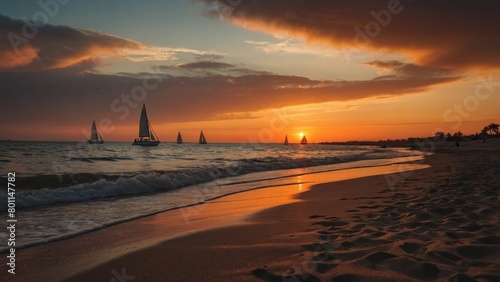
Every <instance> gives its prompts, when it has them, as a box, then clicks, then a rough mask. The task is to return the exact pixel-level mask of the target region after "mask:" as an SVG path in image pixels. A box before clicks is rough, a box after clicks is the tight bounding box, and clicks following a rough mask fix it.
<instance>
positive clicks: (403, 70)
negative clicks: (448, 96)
mask: <svg viewBox="0 0 500 282" xmlns="http://www.w3.org/2000/svg"><path fill="white" fill-rule="evenodd" d="M366 65H369V66H372V67H375V68H378V69H383V70H386V71H388V72H390V73H393V74H394V75H397V76H399V77H454V76H457V74H456V72H455V71H454V70H452V69H448V68H438V67H429V66H420V65H416V64H411V63H404V62H401V61H394V60H393V61H373V62H368V63H366ZM378 79H380V78H378Z"/></svg>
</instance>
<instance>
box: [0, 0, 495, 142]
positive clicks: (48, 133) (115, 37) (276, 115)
mask: <svg viewBox="0 0 500 282" xmlns="http://www.w3.org/2000/svg"><path fill="white" fill-rule="evenodd" d="M499 10H500V2H498V1H493V0H485V1H464V0H442V1H433V0H422V1H411V0H384V1H380V0H371V1H368V0H366V1H361V0H337V1H332V0H330V1H328V0H315V1H308V0H295V1H285V0H252V1H250V0H191V1H188V0H182V1H181V0H175V1H160V0H147V1H138V0H120V1H119V0H110V1H95V0H91V1H75V0H73V1H71V0H39V1H15V0H4V1H2V6H1V8H0V99H1V101H2V105H3V107H2V110H1V111H0V139H12V140H41V141H83V140H86V139H88V138H89V134H90V126H91V124H92V120H95V121H96V124H97V127H98V130H99V131H100V132H101V133H102V135H103V137H104V139H105V140H107V141H133V140H134V139H135V138H136V137H137V135H138V124H139V117H140V111H141V108H142V105H143V104H145V105H146V108H147V112H148V116H149V119H150V123H151V125H152V127H153V128H154V131H155V132H156V134H157V135H158V137H159V139H160V140H161V141H164V142H170V141H175V139H176V137H177V132H179V131H180V132H181V133H182V135H183V139H184V140H185V141H187V142H190V141H192V142H195V141H196V140H197V139H198V136H199V132H200V130H203V132H204V134H205V136H206V138H207V140H208V142H250V143H254V142H259V143H270V142H283V140H284V137H285V135H288V138H289V140H290V142H299V141H300V134H301V133H302V134H305V135H306V136H307V139H308V140H309V142H324V141H348V140H385V139H399V138H407V137H427V136H433V135H434V133H435V132H437V131H443V132H446V133H447V132H450V133H452V134H453V133H454V132H457V131H461V132H462V133H464V134H473V133H476V132H480V131H481V129H482V128H483V127H484V126H486V125H488V124H490V123H499V122H500V110H499V107H500V52H499V50H500V36H499V35H498V31H499V30H500V17H498V15H497V11H499Z"/></svg>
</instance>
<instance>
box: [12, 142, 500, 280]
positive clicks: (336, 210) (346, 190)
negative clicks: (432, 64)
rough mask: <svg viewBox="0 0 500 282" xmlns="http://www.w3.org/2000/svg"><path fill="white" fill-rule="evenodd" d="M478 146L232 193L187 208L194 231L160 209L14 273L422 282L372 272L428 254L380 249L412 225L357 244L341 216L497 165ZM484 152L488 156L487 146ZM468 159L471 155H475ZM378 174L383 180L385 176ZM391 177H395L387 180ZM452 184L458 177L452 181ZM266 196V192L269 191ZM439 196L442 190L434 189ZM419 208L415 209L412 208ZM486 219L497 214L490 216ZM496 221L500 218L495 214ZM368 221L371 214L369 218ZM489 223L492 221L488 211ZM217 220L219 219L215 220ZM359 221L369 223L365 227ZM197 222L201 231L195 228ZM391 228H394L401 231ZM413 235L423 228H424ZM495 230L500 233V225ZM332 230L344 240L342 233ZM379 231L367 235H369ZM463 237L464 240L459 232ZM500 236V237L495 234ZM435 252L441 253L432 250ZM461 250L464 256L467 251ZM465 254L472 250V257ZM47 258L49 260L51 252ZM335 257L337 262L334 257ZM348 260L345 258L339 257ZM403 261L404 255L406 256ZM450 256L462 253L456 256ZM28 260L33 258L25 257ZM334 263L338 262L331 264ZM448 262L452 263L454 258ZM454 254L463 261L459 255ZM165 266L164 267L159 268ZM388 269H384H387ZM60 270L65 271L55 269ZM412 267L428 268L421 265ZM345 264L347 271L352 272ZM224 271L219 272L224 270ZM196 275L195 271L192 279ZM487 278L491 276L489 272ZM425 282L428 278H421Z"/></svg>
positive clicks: (51, 247)
mask: <svg viewBox="0 0 500 282" xmlns="http://www.w3.org/2000/svg"><path fill="white" fill-rule="evenodd" d="M476 149H478V148H466V149H461V150H454V151H450V152H439V153H437V154H435V155H432V156H430V157H427V158H426V162H430V163H431V164H432V165H433V167H431V168H428V169H422V170H416V171H410V172H406V173H405V172H402V173H396V174H390V175H389V177H387V174H386V175H385V176H384V175H378V176H368V177H362V178H356V177H354V179H351V180H340V179H336V180H337V181H336V182H331V180H330V181H328V180H327V179H324V178H321V177H320V176H319V175H312V176H311V179H312V180H310V181H311V182H317V183H323V184H320V185H314V186H313V187H312V188H311V189H309V190H307V191H305V192H302V193H300V194H297V193H295V194H294V195H296V196H295V197H292V195H286V194H285V193H284V192H285V191H287V190H290V189H286V188H290V187H292V186H296V188H298V186H299V185H300V187H301V188H302V189H304V190H305V189H308V188H307V187H308V186H309V185H310V183H306V182H308V181H309V180H308V181H306V180H302V181H300V182H299V183H298V184H297V185H290V186H284V187H282V188H284V190H283V191H280V192H278V190H276V189H277V188H268V189H265V188H264V189H258V190H255V191H246V192H242V193H237V194H235V195H231V196H226V197H222V198H220V199H219V200H216V201H214V202H210V203H209V204H204V205H200V206H199V207H201V206H203V207H205V208H203V209H202V210H198V209H194V210H191V212H192V214H194V215H195V216H194V217H193V218H191V219H192V221H191V222H190V223H189V224H186V222H185V217H184V216H185V214H184V215H183V214H182V213H179V212H178V211H177V213H175V212H164V213H161V214H158V215H155V216H149V217H146V218H142V219H138V220H133V221H131V222H126V223H123V224H119V225H116V226H111V227H109V228H105V229H103V230H100V231H97V232H91V233H89V234H86V235H83V236H78V237H75V238H72V239H68V240H63V241H58V242H54V243H49V244H47V245H42V246H39V247H34V248H28V249H26V250H22V251H20V252H19V258H20V259H19V265H18V267H19V273H20V275H17V274H16V277H19V278H30V277H37V276H38V275H41V274H42V275H46V277H49V278H51V279H52V280H55V281H59V280H63V279H68V278H70V281H86V280H88V279H91V278H92V279H95V278H96V277H99V278H100V279H101V280H103V279H104V280H106V281H108V280H110V279H112V278H113V275H112V271H113V270H115V272H118V273H121V272H122V271H123V270H122V268H125V270H126V274H127V275H131V276H134V277H136V278H137V281H159V280H158V279H160V281H161V279H163V280H165V279H167V280H169V281H182V280H185V279H195V280H197V279H198V280H199V279H202V278H203V279H204V280H214V281H215V280H218V279H223V278H226V279H227V277H232V278H233V277H234V278H235V279H234V281H262V280H264V281H274V280H276V279H278V280H279V281H281V279H283V278H286V277H292V278H293V277H295V278H297V277H299V278H305V277H306V276H307V277H309V278H311V279H312V278H314V277H316V278H319V279H330V277H337V278H339V279H340V278H346V279H347V278H349V277H351V276H349V275H354V274H350V273H349V272H348V269H350V268H355V269H359V271H360V272H359V275H361V276H359V277H358V276H352V277H351V278H353V279H358V280H359V279H361V280H360V281H386V280H387V279H388V280H389V281H391V280H394V281H401V279H403V278H405V279H407V280H408V281H412V279H413V280H415V279H416V280H419V279H421V278H422V277H423V276H419V275H422V274H421V273H420V272H422V271H421V269H420V270H419V271H420V272H419V273H417V274H412V275H413V276H407V275H406V274H404V273H403V274H402V273H397V272H396V273H394V271H393V272H387V273H386V272H383V275H384V276H382V277H385V278H380V277H379V276H377V275H375V276H373V275H374V274H373V273H372V272H373V270H370V269H371V268H370V267H379V265H382V266H384V267H385V268H389V269H391V268H392V270H393V268H394V266H393V265H391V264H390V262H391V261H398V260H402V259H403V258H404V259H407V258H405V257H404V256H403V255H401V253H400V252H401V250H400V249H402V248H406V249H408V250H410V249H413V248H417V249H420V250H422V248H424V247H423V246H422V244H421V243H419V244H417V243H415V242H412V240H410V241H408V240H402V241H401V242H402V243H401V244H396V245H394V246H392V247H391V248H390V249H389V250H385V251H382V249H383V248H385V247H386V246H385V245H384V243H383V242H377V241H384V240H382V239H385V240H386V241H387V240H388V239H389V238H385V237H390V236H389V235H387V234H389V233H391V232H392V233H394V232H396V231H401V230H403V229H405V228H406V229H408V228H410V227H412V226H410V225H408V226H405V227H401V228H403V229H401V228H399V229H401V230H396V231H395V230H392V231H390V232H389V231H387V230H386V231H385V233H386V234H384V235H379V237H380V238H371V239H369V240H368V238H363V236H361V237H360V238H358V239H359V240H358V241H356V240H354V241H352V242H351V241H349V240H346V238H349V236H353V235H352V233H351V234H349V233H348V232H347V233H345V234H341V232H340V231H342V229H343V226H347V225H346V224H345V223H346V222H348V223H349V224H350V223H351V221H345V220H340V219H344V218H349V217H352V216H353V213H357V212H358V213H359V212H360V211H362V210H363V209H367V210H369V211H370V210H373V211H378V213H377V212H376V213H375V215H374V214H373V213H372V214H371V215H370V216H372V217H373V216H375V219H377V214H379V215H380V213H384V210H383V209H382V208H381V207H382V206H384V203H382V204H380V203H378V204H377V203H376V202H377V201H383V200H384V199H385V200H386V201H387V200H389V199H391V198H394V199H396V200H397V201H401V199H399V198H398V197H400V198H401V197H403V198H404V197H417V196H418V195H419V194H421V193H422V189H423V188H422V187H420V186H424V188H426V189H427V191H432V189H430V188H429V187H425V186H428V185H427V184H428V183H427V184H426V182H429V181H431V180H433V179H438V178H440V177H441V178H443V177H444V179H447V178H446V177H451V176H454V175H451V172H449V171H448V168H449V167H452V168H453V167H454V166H456V167H458V168H460V167H462V168H464V167H466V166H467V164H464V160H462V161H461V160H460V158H465V157H466V155H467V157H468V159H469V160H471V161H474V162H473V163H472V164H471V165H475V164H476V163H477V162H478V161H479V162H484V163H483V164H481V163H478V165H480V167H484V166H485V165H488V163H487V161H490V162H492V161H494V160H498V157H496V159H495V157H494V156H495V155H493V157H490V158H489V159H488V160H485V157H484V154H485V153H487V154H489V153H491V150H493V152H496V153H497V154H498V146H497V147H494V148H493V149H492V148H488V149H487V150H486V151H484V152H482V151H477V150H476ZM479 149H481V150H482V148H479ZM474 150H476V151H474ZM488 150H489V151H488ZM481 154H482V155H481ZM469 155H470V156H471V157H469ZM447 162H448V163H447ZM473 170H474V172H476V173H481V171H480V170H478V168H475V167H473ZM345 173H346V172H345V171H343V174H345ZM378 174H380V171H379V172H378ZM392 175H395V176H396V177H391V176H392ZM344 176H345V175H344ZM489 176H490V177H496V178H493V179H497V180H498V176H495V175H494V174H489ZM400 177H402V178H400ZM454 177H457V176H456V175H455V176H454ZM398 179H403V181H402V182H401V183H397V181H395V182H394V183H395V184H396V185H395V189H396V190H395V191H392V190H391V189H388V181H389V182H390V181H391V180H398ZM466 180H467V179H466ZM466 180H463V181H462V182H464V183H467V181H469V182H472V181H475V179H468V180H467V181H466ZM325 182H326V183H325ZM422 184H426V185H422ZM360 187H362V188H361V189H362V190H360ZM408 187H413V188H414V189H412V190H408ZM417 188H418V189H417ZM399 189H402V190H404V192H405V193H400V192H398V191H399ZM263 191H266V192H269V193H263ZM361 191H362V192H361ZM433 193H436V192H435V191H434V192H433ZM245 194H246V195H247V196H248V195H252V197H255V196H257V197H255V198H254V200H255V201H254V202H249V201H248V199H245V196H244V195H245ZM415 195H417V196H415ZM278 196H281V200H277V198H276V197H278ZM360 196H362V197H360ZM419 197H420V196H419ZM326 199H328V201H327V202H325V201H326ZM415 199H416V198H415ZM415 199H413V198H412V199H408V201H410V202H409V203H411V202H412V201H413V204H414V206H418V205H419V204H420V205H422V204H423V203H419V202H418V201H416V200H415ZM497 199H498V197H497ZM431 200H432V198H431ZM266 201H267V202H266ZM330 202H331V203H330ZM242 203H244V204H247V206H246V207H244V208H243V209H242V210H240V213H239V214H238V213H236V214H228V211H232V209H234V208H235V207H238V208H242ZM332 204H333V205H332ZM413 204H412V205H411V206H413ZM325 205H326V206H325ZM405 205H407V204H405ZM376 206H378V207H376ZM359 207H364V208H359ZM405 208H406V207H405ZM458 212H460V211H459V210H456V211H455V212H454V213H458ZM489 212H490V213H491V212H492V211H489ZM426 213H428V212H425V213H423V214H424V217H425V214H426ZM174 214H176V215H174ZM188 214H189V213H188ZM368 214H370V213H368ZM398 214H399V215H398V216H399V217H400V216H401V215H402V214H404V212H402V211H400V212H399V213H398ZM490 215H491V214H490ZM492 215H495V212H494V211H493V212H492ZM363 216H366V214H364V215H363ZM466 216H467V215H466ZM485 216H489V215H488V214H486V215H485ZM357 217H358V218H356V215H354V218H351V220H352V222H354V221H356V220H360V218H359V217H360V215H357ZM403 219H404V218H403ZM452 219H453V218H451V219H450V222H449V223H448V224H450V226H451V224H452V223H453V222H452V221H451V220H452ZM214 220H215V221H218V222H214ZM377 220H378V219H377ZM377 220H375V221H377ZM433 220H437V219H433ZM183 221H184V222H183ZM427 221H430V223H429V225H430V226H431V227H432V224H431V223H432V220H431V219H427ZM211 224H212V225H211ZM360 224H361V223H360ZM360 224H357V225H360ZM363 224H365V225H369V223H363ZM378 224H379V227H376V228H375V229H377V228H382V227H383V226H384V225H383V221H380V222H378ZM193 225H196V226H195V227H194V228H193ZM182 226H184V227H186V226H189V228H190V231H185V232H183V234H182V235H181V236H172V237H169V236H168V234H166V232H167V233H168V232H172V231H174V232H175V228H179V227H182ZM278 226H279V228H278ZM497 226H498V225H497ZM143 227H144V228H146V227H147V228H150V229H151V230H154V232H153V233H148V234H144V233H141V232H140V230H137V229H140V228H143ZM391 228H392V229H398V228H396V227H395V226H392V227H391ZM414 228H417V230H419V229H421V226H417V227H414ZM460 228H461V227H460ZM118 229H119V230H118ZM150 229H145V230H150ZM172 229H174V230H172ZM358 229H362V230H359V231H363V232H361V233H365V235H367V234H369V233H368V231H370V229H368V228H360V227H358ZM389 229H390V228H389ZM406 229H405V230H406ZM496 230H497V232H498V227H497V229H496ZM143 231H144V230H143ZM345 231H353V230H345ZM372 231H373V230H372ZM336 232H337V233H338V234H336ZM373 232H375V234H378V233H382V231H380V232H377V231H373ZM373 232H372V233H370V234H372V235H373ZM405 232H407V231H405ZM408 232H409V231H408ZM412 232H413V231H412ZM426 232H427V231H426ZM428 232H431V231H428ZM432 232H437V231H432ZM480 232H482V231H477V233H480ZM403 233H404V232H403ZM416 234H417V233H416ZM458 234H459V235H460V233H458ZM117 235H118V236H117ZM395 235H397V234H391V236H395ZM417 235H418V234H417ZM417 235H415V236H417ZM473 235H474V234H473ZM473 235H470V236H472V237H471V239H467V241H468V242H469V241H471V240H472V241H473V242H475V244H476V245H477V242H476V241H477V240H476V239H481V238H476V239H474V238H473V237H474V236H473ZM496 235H498V233H497V234H496ZM339 237H342V238H343V239H344V241H339V242H337V241H338V240H339V239H338V238H339ZM476 237H477V236H476ZM490 237H491V238H489V237H488V236H486V237H483V239H481V240H486V241H485V242H486V243H489V245H487V246H488V247H490V248H493V254H497V253H495V252H496V250H497V249H498V248H497V247H496V246H497V245H498V242H496V241H495V240H496V239H495V238H498V237H495V234H493V235H491V236H490ZM381 238H382V239H381ZM484 238H487V239H484ZM488 238H489V239H488ZM436 240H438V239H436ZM463 240H465V239H463ZM474 240H476V241H474ZM488 240H489V241H488ZM373 241H375V242H373ZM413 241H414V240H413ZM138 242H139V243H138ZM148 244H149V245H148ZM356 244H361V245H362V246H365V247H360V246H356ZM363 244H364V245H363ZM370 244H375V246H373V248H375V249H377V248H378V249H381V250H379V251H377V252H373V250H371V251H372V252H371V253H370V252H368V253H364V252H367V251H366V250H365V248H366V246H367V245H370ZM332 246H333V247H332ZM339 246H340V247H339ZM402 246H403V247H402ZM318 248H319V249H318ZM339 248H340V249H339ZM342 248H345V249H349V248H354V249H356V248H358V250H357V251H354V252H352V254H350V256H355V253H358V255H359V254H360V253H363V254H364V256H361V257H359V258H352V257H349V255H346V254H345V251H346V250H342ZM394 248H395V249H398V250H399V251H397V252H395V251H394V250H393V249H394ZM425 248H427V247H425ZM425 248H424V249H425ZM433 248H436V247H435V246H433ZM464 248H465V250H468V251H463V249H464ZM464 248H462V249H459V250H460V251H461V254H462V255H463V253H464V252H465V255H467V256H469V257H470V256H473V255H474V253H475V252H476V251H477V250H476V249H474V248H475V247H474V245H473V246H472V247H471V246H464ZM467 248H469V249H470V248H472V251H471V250H469V249H467ZM480 248H481V247H479V249H478V250H482V249H480ZM70 250H72V251H70ZM75 251H76V252H75ZM46 252H52V253H51V254H47V253H46ZM337 252H338V253H339V254H340V255H337ZM428 252H430V253H432V254H433V255H434V256H436V254H442V253H443V251H428ZM456 252H457V251H455V253H456ZM444 253H450V252H444ZM342 255H343V256H345V257H342ZM404 255H406V256H408V254H407V253H405V254H404ZM410 255H411V254H410ZM419 255H422V254H419ZM454 255H455V256H457V255H456V254H454ZM68 256H69V257H68ZM318 256H321V257H324V258H325V260H320V261H317V260H316V261H315V260H312V258H314V257H316V258H317V257H318ZM330 256H331V257H330ZM425 256H427V253H424V257H425ZM437 256H438V259H441V260H442V258H440V257H439V255H437ZM23 257H24V258H27V259H26V260H21V258H23ZM333 257H335V258H334V259H333ZM448 257H452V256H451V255H448ZM457 257H460V254H459V255H458V256H457ZM179 258H182V259H181V262H182V263H181V264H179V263H176V261H178V260H179ZM243 258H244V259H243ZM487 258H488V257H487ZM204 259H205V260H210V261H212V260H215V262H216V263H215V264H212V262H211V263H210V265H211V267H208V266H207V265H206V263H207V262H206V261H204ZM412 259H413V258H412ZM419 259H422V258H419ZM461 259H463V260H465V259H470V260H472V261H474V259H473V258H461ZM64 260H66V261H65V263H67V262H71V263H70V264H69V265H67V264H65V263H63V261H64ZM23 261H24V264H23ZM159 261H161V262H162V263H161V264H160V262H159ZM408 261H411V260H408V259H407V260H406V261H404V260H403V261H400V262H399V263H403V264H404V263H408ZM360 262H362V263H361V266H363V267H360V266H359V265H357V264H360ZM414 262H415V261H414ZM417 262H418V260H417ZM366 263H369V266H370V267H368V271H367V270H366V269H365V268H364V267H365V266H366ZM385 263H387V264H388V265H384V264H385ZM440 263H443V262H442V261H439V262H438V263H430V264H424V265H425V267H427V268H429V269H427V270H426V271H427V272H429V271H430V272H429V273H430V274H432V275H434V276H432V277H434V278H436V279H438V280H436V281H441V280H440V279H445V278H446V279H447V278H449V277H448V276H450V275H452V274H453V273H452V272H453V271H452V270H453V269H454V268H450V267H448V266H446V265H445V266H443V265H441V264H440ZM447 263H448V262H447ZM484 263H486V262H483V264H484ZM58 264H59V267H57V265H58ZM416 264H417V265H420V267H422V264H421V263H420V264H418V263H416ZM487 264H488V267H489V268H491V269H492V270H490V272H491V271H493V272H495V271H499V270H500V268H499V267H498V265H495V264H492V263H490V262H488V263H487ZM349 265H350V268H349V267H347V266H349ZM218 266H221V268H219V267H218ZM222 266H224V267H222ZM434 266H435V267H437V269H438V270H439V271H440V272H439V271H438V272H437V274H436V273H435V272H436V269H435V268H434ZM346 267H347V268H346ZM425 267H424V268H425ZM22 269H30V270H32V271H33V272H34V273H31V274H27V273H22V274H21V272H22ZM58 269H59V270H62V269H64V270H65V274H64V273H61V272H59V273H58V272H57V271H58ZM290 269H292V270H290ZM450 269H452V270H450ZM190 270H191V271H190ZM193 270H195V271H194V273H193ZM424 270H425V269H424ZM424 272H425V271H424ZM486 272H487V271H486ZM429 273H428V274H429ZM474 273H476V274H477V273H481V272H480V271H479V272H478V271H476V272H473V273H468V274H470V275H473V274H474ZM379 274H380V273H379ZM430 274H429V275H430ZM30 275H34V276H30ZM346 275H347V276H346ZM405 275H406V276H405ZM415 275H416V276H415ZM453 275H455V274H453ZM456 275H458V274H456ZM464 275H465V274H464ZM488 275H490V276H491V274H488ZM476 276H477V275H476ZM483 276H484V275H483ZM377 277H378V278H377ZM402 277H403V278H402ZM419 277H420V278H419ZM426 277H427V276H425V277H424V278H426ZM485 277H486V276H485ZM7 278H10V277H7ZM309 278H308V279H309ZM273 279H274V280H273ZM377 279H379V280H377ZM380 279H382V280H380ZM384 279H385V280H384ZM309 281H315V280H309ZM480 281H481V280H480ZM483 281H489V280H483Z"/></svg>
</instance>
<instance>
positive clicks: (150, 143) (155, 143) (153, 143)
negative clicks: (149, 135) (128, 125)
mask: <svg viewBox="0 0 500 282" xmlns="http://www.w3.org/2000/svg"><path fill="white" fill-rule="evenodd" d="M158 144H160V141H134V143H132V145H138V146H158Z"/></svg>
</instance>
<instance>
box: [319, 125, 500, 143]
mask: <svg viewBox="0 0 500 282" xmlns="http://www.w3.org/2000/svg"><path fill="white" fill-rule="evenodd" d="M488 138H500V133H499V125H498V124H497V123H491V124H489V125H487V126H485V127H484V128H483V129H482V130H481V131H480V132H476V133H474V134H471V135H464V134H463V133H462V132H461V131H458V132H455V133H453V134H451V133H444V132H442V131H439V132H436V133H435V134H434V136H432V137H427V138H421V137H417V138H415V137H411V138H408V139H394V140H393V139H387V140H379V141H346V142H322V143H320V144H331V145H373V146H382V147H387V146H390V147H407V146H410V147H414V146H416V145H415V144H422V143H428V142H436V143H438V142H455V144H456V145H457V146H458V145H459V143H460V142H461V141H464V140H483V142H486V139H488Z"/></svg>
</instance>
